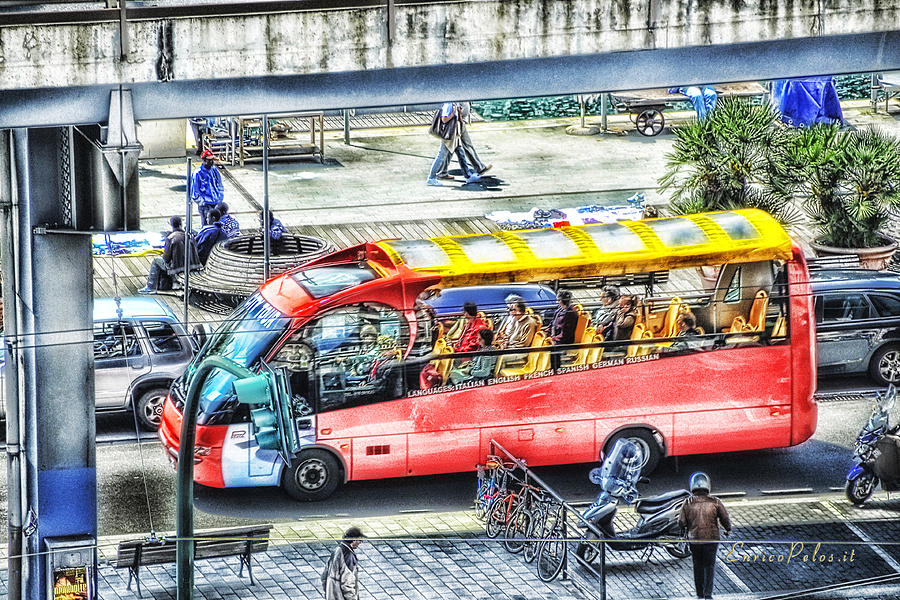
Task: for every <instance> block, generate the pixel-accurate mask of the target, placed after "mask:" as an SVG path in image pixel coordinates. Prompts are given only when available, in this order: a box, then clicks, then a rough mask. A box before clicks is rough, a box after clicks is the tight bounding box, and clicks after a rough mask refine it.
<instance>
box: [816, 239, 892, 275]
mask: <svg viewBox="0 0 900 600" xmlns="http://www.w3.org/2000/svg"><path fill="white" fill-rule="evenodd" d="M881 239H882V242H884V244H885V245H883V246H878V247H875V248H835V247H834V246H825V245H824V244H819V243H818V242H810V244H809V245H810V246H811V247H812V249H813V250H815V252H816V256H847V255H855V256H858V257H859V266H860V267H862V268H863V269H873V270H875V271H883V270H884V269H885V268H886V267H887V266H888V263H890V262H891V257H892V256H894V251H895V250H897V240H894V239H891V238H889V237H887V236H882V238H881Z"/></svg>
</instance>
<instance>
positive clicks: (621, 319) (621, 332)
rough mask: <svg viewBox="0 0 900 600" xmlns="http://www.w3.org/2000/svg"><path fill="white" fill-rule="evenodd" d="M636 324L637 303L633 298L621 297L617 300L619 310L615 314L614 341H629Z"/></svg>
mask: <svg viewBox="0 0 900 600" xmlns="http://www.w3.org/2000/svg"><path fill="white" fill-rule="evenodd" d="M636 322H637V301H636V300H635V298H634V296H622V297H621V298H619V310H618V311H617V312H616V322H615V339H616V340H630V339H631V332H632V330H633V329H634V324H635V323H636Z"/></svg>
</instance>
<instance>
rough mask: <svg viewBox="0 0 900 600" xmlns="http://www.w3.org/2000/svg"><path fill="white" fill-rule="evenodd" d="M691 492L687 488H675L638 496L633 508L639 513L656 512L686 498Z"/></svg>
mask: <svg viewBox="0 0 900 600" xmlns="http://www.w3.org/2000/svg"><path fill="white" fill-rule="evenodd" d="M690 495H691V493H690V492H689V491H687V490H675V491H674V492H666V493H665V494H660V495H659V496H650V497H648V498H639V499H638V501H637V502H636V503H635V505H634V510H636V511H637V512H639V513H645V514H646V513H651V512H656V511H657V510H659V509H661V508H662V507H664V506H666V505H669V504H672V503H674V502H677V501H679V500H684V499H686V498H688V497H689V496H690Z"/></svg>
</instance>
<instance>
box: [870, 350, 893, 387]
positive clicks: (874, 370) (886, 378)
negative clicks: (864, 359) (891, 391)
mask: <svg viewBox="0 0 900 600" xmlns="http://www.w3.org/2000/svg"><path fill="white" fill-rule="evenodd" d="M869 375H871V376H872V379H874V380H875V381H876V382H877V383H878V384H880V385H884V386H887V385H888V384H891V383H893V384H897V383H900V346H898V345H897V344H889V345H887V346H884V347H882V348H879V349H878V350H877V351H876V352H875V354H874V355H873V356H872V362H870V363H869Z"/></svg>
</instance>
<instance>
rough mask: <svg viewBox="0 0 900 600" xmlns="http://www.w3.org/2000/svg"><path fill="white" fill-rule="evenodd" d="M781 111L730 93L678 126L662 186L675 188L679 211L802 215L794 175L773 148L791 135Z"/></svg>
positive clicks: (675, 206)
mask: <svg viewBox="0 0 900 600" xmlns="http://www.w3.org/2000/svg"><path fill="white" fill-rule="evenodd" d="M778 118H779V115H778V112H777V111H776V110H775V109H774V108H772V107H771V106H769V105H768V104H764V105H751V104H749V103H747V102H744V101H741V100H738V99H735V98H726V99H724V100H721V101H720V102H719V103H718V104H717V105H716V109H715V110H714V111H712V113H710V115H709V116H708V117H707V118H706V119H704V120H702V121H701V120H692V121H690V122H688V123H686V124H684V125H680V126H677V127H674V128H673V130H672V132H673V134H674V135H675V145H674V147H673V150H672V152H670V153H669V154H668V155H667V156H666V158H667V159H668V166H667V169H666V173H665V174H664V175H663V177H662V178H661V179H660V180H659V183H660V189H661V191H665V190H668V189H672V190H673V194H672V199H671V206H672V211H673V212H674V213H675V214H690V213H696V212H705V211H715V210H733V209H737V208H760V209H762V210H765V211H766V212H768V213H770V214H771V215H772V216H774V217H775V218H776V219H778V220H779V221H781V222H783V223H790V222H792V221H794V220H795V219H796V217H797V214H798V213H797V211H796V209H795V208H794V206H793V204H792V203H791V202H790V197H791V196H790V184H791V183H792V182H791V181H789V180H786V179H784V178H783V177H780V176H779V175H780V174H782V169H780V168H779V166H778V165H777V164H775V163H774V162H773V160H774V157H773V155H772V152H771V149H772V148H776V147H778V146H780V145H782V144H784V143H785V139H786V138H787V137H788V136H789V135H790V134H789V132H788V131H787V130H785V129H784V128H783V127H780V126H779V124H778Z"/></svg>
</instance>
